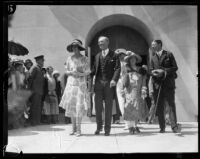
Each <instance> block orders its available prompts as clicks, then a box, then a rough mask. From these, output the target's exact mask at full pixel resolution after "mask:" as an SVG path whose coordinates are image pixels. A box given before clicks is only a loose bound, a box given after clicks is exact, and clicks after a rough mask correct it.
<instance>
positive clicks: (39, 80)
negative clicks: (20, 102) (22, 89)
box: [29, 65, 44, 95]
mask: <svg viewBox="0 0 200 159" xmlns="http://www.w3.org/2000/svg"><path fill="white" fill-rule="evenodd" d="M29 88H30V90H31V91H33V93H37V94H40V95H42V94H43V91H44V76H43V73H42V69H41V68H40V67H39V66H38V65H36V66H33V67H32V68H31V70H30V77H29Z"/></svg>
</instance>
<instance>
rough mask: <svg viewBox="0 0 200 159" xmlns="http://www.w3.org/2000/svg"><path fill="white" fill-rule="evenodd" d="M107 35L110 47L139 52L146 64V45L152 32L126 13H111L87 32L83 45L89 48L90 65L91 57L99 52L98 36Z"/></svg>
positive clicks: (150, 39) (151, 38)
mask: <svg viewBox="0 0 200 159" xmlns="http://www.w3.org/2000/svg"><path fill="white" fill-rule="evenodd" d="M100 35H105V36H108V37H109V39H110V48H111V49H112V50H115V49H117V48H125V49H127V50H131V51H134V52H136V53H138V54H140V55H141V56H142V58H143V61H142V64H148V47H149V45H150V43H151V41H152V40H153V34H152V33H151V31H150V30H149V28H148V27H147V26H146V24H144V23H143V22H142V21H141V20H139V19H137V18H136V17H134V16H131V15H127V14H113V15H109V16H106V17H104V18H102V19H100V20H98V21H97V22H96V23H95V24H94V25H93V27H92V28H91V29H90V31H89V32H88V34H87V37H86V41H85V47H86V48H90V52H91V53H90V55H89V56H90V58H91V60H90V61H91V66H92V65H93V63H92V62H93V61H94V60H93V58H94V56H95V55H96V54H97V53H98V52H99V48H98V37H99V36H100Z"/></svg>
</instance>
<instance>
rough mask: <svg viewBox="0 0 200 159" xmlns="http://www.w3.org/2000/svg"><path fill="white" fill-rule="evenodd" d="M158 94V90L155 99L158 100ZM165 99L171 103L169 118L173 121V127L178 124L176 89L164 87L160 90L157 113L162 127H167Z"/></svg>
mask: <svg viewBox="0 0 200 159" xmlns="http://www.w3.org/2000/svg"><path fill="white" fill-rule="evenodd" d="M157 95H158V90H156V91H155V96H154V99H155V101H156V98H157ZM165 100H166V101H167V102H168V104H169V118H170V122H171V128H172V129H173V128H174V127H176V126H177V117H176V105H175V90H174V89H166V88H164V89H162V88H161V92H160V98H159V101H158V106H157V111H156V114H157V116H158V122H159V125H160V129H165V111H164V110H165Z"/></svg>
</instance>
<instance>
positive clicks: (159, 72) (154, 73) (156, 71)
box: [152, 69, 165, 77]
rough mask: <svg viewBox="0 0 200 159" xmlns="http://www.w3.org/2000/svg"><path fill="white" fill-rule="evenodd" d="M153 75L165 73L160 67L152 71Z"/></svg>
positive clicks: (159, 75)
mask: <svg viewBox="0 0 200 159" xmlns="http://www.w3.org/2000/svg"><path fill="white" fill-rule="evenodd" d="M152 74H153V76H155V77H162V76H164V74H165V71H164V70H162V69H156V70H153V71H152Z"/></svg>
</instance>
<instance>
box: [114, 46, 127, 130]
mask: <svg viewBox="0 0 200 159" xmlns="http://www.w3.org/2000/svg"><path fill="white" fill-rule="evenodd" d="M115 53H116V54H117V55H118V57H119V60H120V65H121V72H120V77H119V80H118V82H117V86H116V92H117V99H118V103H119V108H120V111H121V114H122V118H124V105H125V94H124V89H123V82H122V78H123V76H124V75H125V73H126V72H125V67H126V62H125V61H124V57H125V56H126V50H125V49H123V48H120V49H117V50H115ZM124 122H125V128H124V129H125V130H126V129H128V124H127V121H126V120H124Z"/></svg>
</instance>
